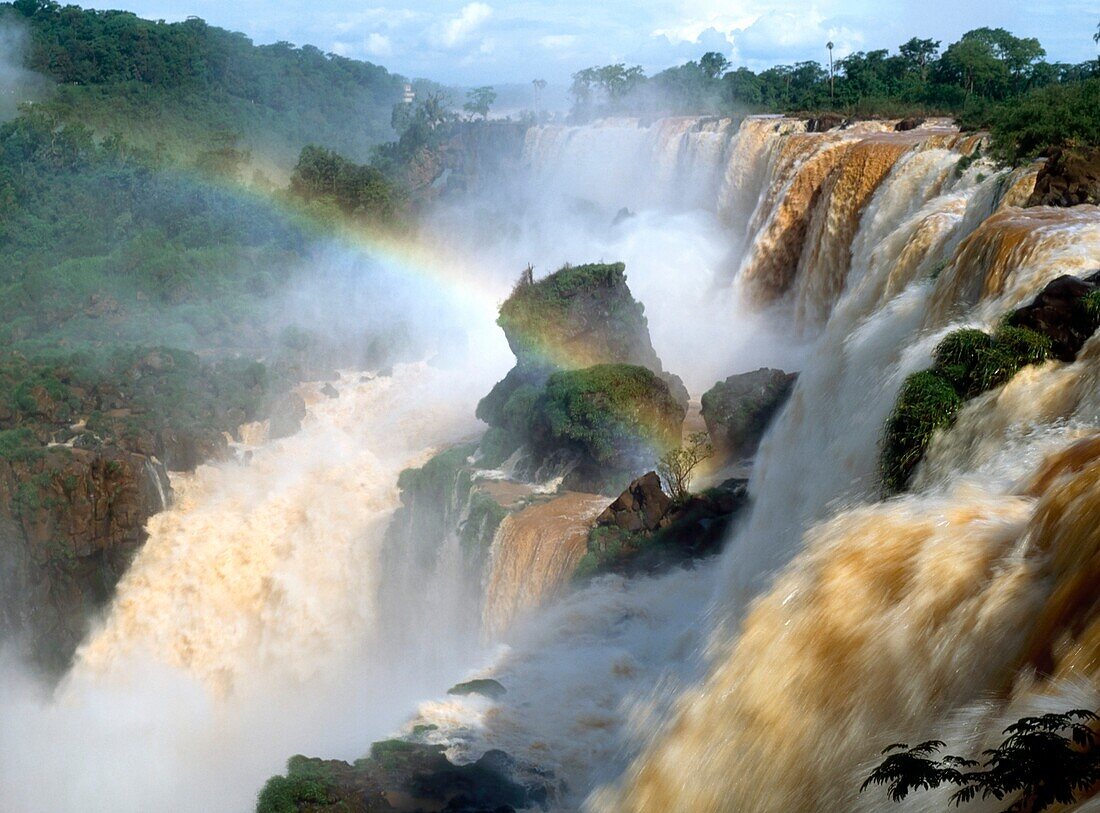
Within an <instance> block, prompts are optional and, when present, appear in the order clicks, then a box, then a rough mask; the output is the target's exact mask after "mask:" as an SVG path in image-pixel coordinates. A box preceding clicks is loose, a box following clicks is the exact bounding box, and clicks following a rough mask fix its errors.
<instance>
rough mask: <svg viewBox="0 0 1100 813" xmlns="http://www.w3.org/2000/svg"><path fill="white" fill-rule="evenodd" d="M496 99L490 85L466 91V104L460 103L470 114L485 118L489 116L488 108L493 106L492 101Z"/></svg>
mask: <svg viewBox="0 0 1100 813" xmlns="http://www.w3.org/2000/svg"><path fill="white" fill-rule="evenodd" d="M496 100H497V92H496V91H495V90H493V88H492V87H491V86H488V85H486V86H485V87H479V88H474V89H473V90H471V91H469V92H467V93H466V104H464V105H462V109H463V110H465V111H466V112H467V113H469V114H470V115H471V116H481V118H483V119H487V118H489V108H490V107H492V106H493V102H495V101H496Z"/></svg>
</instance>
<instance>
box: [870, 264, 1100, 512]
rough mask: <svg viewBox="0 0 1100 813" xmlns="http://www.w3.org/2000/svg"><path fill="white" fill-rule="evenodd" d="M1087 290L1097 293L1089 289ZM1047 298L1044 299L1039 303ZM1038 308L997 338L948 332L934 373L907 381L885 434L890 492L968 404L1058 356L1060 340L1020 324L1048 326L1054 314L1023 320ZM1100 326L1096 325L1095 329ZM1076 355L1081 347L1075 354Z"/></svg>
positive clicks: (1014, 318)
mask: <svg viewBox="0 0 1100 813" xmlns="http://www.w3.org/2000/svg"><path fill="white" fill-rule="evenodd" d="M1069 279H1073V278H1069ZM1056 282H1057V280H1056ZM1052 284H1053V283H1052ZM1069 287H1075V286H1069ZM1048 288H1049V286H1048ZM1084 290H1086V291H1087V290H1091V289H1089V288H1088V287H1087V286H1086V287H1085V289H1084ZM1041 299H1042V295H1040V297H1039V299H1037V300H1036V302H1039V301H1040V300H1041ZM1083 303H1084V299H1083V296H1078V297H1077V299H1076V300H1074V302H1073V303H1071V305H1069V306H1068V307H1069V308H1070V309H1071V310H1072V311H1074V312H1077V313H1080V312H1083V310H1084V308H1085V305H1084V304H1083ZM1034 308H1035V304H1034V303H1033V305H1030V306H1028V307H1027V308H1022V309H1020V310H1018V311H1016V312H1014V313H1012V314H1009V316H1008V317H1006V318H1005V320H1004V321H1003V323H1002V324H1001V326H1000V327H999V328H998V329H997V331H996V333H994V334H993V335H992V336H990V335H989V334H988V333H986V332H985V331H982V330H977V329H975V328H964V329H962V330H956V331H953V332H951V333H949V334H947V336H945V337H944V338H943V339H942V340H941V341H940V343H939V344H938V345H937V346H936V350H935V352H934V354H933V360H934V366H933V367H932V369H931V370H925V371H923V372H920V373H915V374H914V375H911V376H910V377H909V378H908V379H906V381H905V384H904V385H903V386H902V388H901V392H900V394H899V395H898V398H897V401H896V403H895V405H894V411H893V413H891V415H890V418H889V419H888V420H887V423H886V428H885V431H884V433H883V441H882V457H881V469H882V483H883V490H884V492H885V493H887V494H893V493H896V492H898V491H901V490H902V489H904V488H905V485H906V483H908V481H909V478H910V476H911V475H912V473H913V470H914V469H915V468H916V466H917V463H919V462H920V460H921V458H922V457H923V456H924V452H925V450H926V449H927V448H928V444H929V442H930V441H931V439H932V435H933V434H934V433H935V431H936V430H937V429H940V428H942V427H944V426H947V425H948V424H949V423H951V421H952V420H954V417H955V413H956V412H957V411H958V410H959V407H960V406H962V404H963V402H964V401H966V400H968V399H970V398H974V397H976V396H978V395H980V394H981V393H983V392H986V391H987V390H990V389H993V388H994V387H998V386H1001V385H1002V384H1004V383H1005V382H1007V381H1009V380H1010V379H1011V378H1012V376H1014V375H1015V374H1016V373H1017V372H1019V371H1020V370H1021V369H1022V368H1023V367H1026V366H1027V365H1029V364H1039V363H1042V362H1043V361H1046V360H1047V359H1049V358H1051V357H1052V356H1054V355H1055V353H1056V349H1055V348H1056V340H1055V339H1052V337H1051V336H1050V335H1048V334H1046V333H1043V332H1040V331H1039V330H1034V329H1032V328H1030V327H1024V326H1022V325H1021V324H1020V323H1021V322H1030V323H1032V324H1045V323H1046V319H1047V316H1049V313H1047V315H1046V316H1043V317H1042V318H1037V319H1036V318H1031V317H1029V316H1026V315H1025V316H1023V317H1021V314H1027V313H1028V312H1029V310H1032V309H1034ZM1062 327H1064V326H1060V327H1059V330H1061V328H1062ZM1095 327H1096V325H1095V324H1094V325H1093V327H1092V329H1093V330H1095ZM1083 330H1084V328H1082V331H1081V332H1083ZM1080 342H1081V343H1083V342H1084V338H1081V339H1080ZM1079 346H1080V345H1079V344H1078V345H1077V347H1079ZM1076 352H1077V350H1076V347H1075V348H1073V349H1072V353H1073V354H1074V355H1075V354H1076Z"/></svg>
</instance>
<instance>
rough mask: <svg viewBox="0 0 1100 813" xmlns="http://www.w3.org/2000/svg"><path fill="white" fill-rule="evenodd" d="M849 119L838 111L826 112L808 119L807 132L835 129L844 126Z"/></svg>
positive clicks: (822, 131)
mask: <svg viewBox="0 0 1100 813" xmlns="http://www.w3.org/2000/svg"><path fill="white" fill-rule="evenodd" d="M847 121H848V120H847V119H845V118H844V116H841V115H839V114H837V113H825V114H823V115H821V116H817V117H816V118H812V119H807V120H806V132H807V133H824V132H826V131H827V130H833V129H836V128H837V127H843V126H844V125H845V124H846V123H847Z"/></svg>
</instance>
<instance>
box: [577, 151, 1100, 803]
mask: <svg viewBox="0 0 1100 813" xmlns="http://www.w3.org/2000/svg"><path fill="white" fill-rule="evenodd" d="M783 138H785V142H784V143H783V144H782V145H781V146H779V147H778V148H776V149H773V150H772V155H771V158H770V159H769V160H770V165H769V169H768V173H769V176H770V178H771V180H770V181H769V182H768V183H767V184H766V187H765V192H764V195H762V197H761V199H760V204H759V206H758V208H757V211H756V213H755V214H754V215H753V221H752V222H753V224H755V225H754V226H753V227H750V228H752V233H753V238H752V240H751V242H750V243H749V248H748V250H747V251H746V254H745V257H744V260H743V262H742V264H741V269H740V274H739V278H738V283H739V285H741V286H742V287H744V288H745V289H746V292H747V295H749V296H751V297H753V298H754V299H755V300H756V301H769V300H776V299H781V300H783V301H788V302H792V303H793V304H794V305H795V308H796V318H797V319H798V320H799V322H800V323H801V325H802V327H803V329H810V330H812V329H813V325H814V324H815V323H820V324H821V325H822V327H821V329H820V330H821V332H820V336H819V339H818V340H817V348H816V350H815V353H814V355H813V357H812V360H811V362H810V364H809V365H808V367H807V369H805V370H804V371H803V374H802V376H801V377H800V379H799V381H798V384H797V387H796V390H795V393H794V394H793V396H792V398H791V401H790V402H789V404H788V406H787V407H786V409H785V410H784V413H783V414H782V416H781V417H780V419H779V421H778V424H777V426H776V427H775V428H774V430H773V431H772V432H771V433H770V435H769V437H768V438H767V439H766V440H765V443H764V445H763V447H762V449H761V453H760V455H759V456H758V462H757V466H756V470H755V471H754V475H753V481H752V485H751V489H752V492H753V494H754V495H755V497H756V505H755V508H754V510H753V514H752V516H751V518H750V520H749V522H748V524H747V525H746V526H745V527H744V528H743V529H742V530H741V532H740V533H739V534H738V535H737V537H736V538H735V539H734V540H733V542H732V544H731V545H730V547H729V548H728V550H727V552H726V553H725V554H724V556H723V561H722V563H721V570H722V576H721V580H720V584H721V586H720V587H719V589H718V591H717V593H716V602H717V612H718V615H719V617H720V620H721V623H719V625H718V626H717V627H716V631H715V634H714V637H713V640H712V642H711V646H710V648H709V652H710V666H709V670H708V674H707V677H706V678H705V679H704V680H703V681H701V682H700V684H699V685H698V686H696V687H694V688H691V689H688V690H686V691H685V692H684V693H683V694H682V695H681V696H680V697H679V699H678V700H677V702H676V704H675V707H674V710H673V711H672V712H671V713H670V715H669V717H668V719H667V721H665V722H664V723H663V724H662V725H660V726H658V727H657V728H656V729H655V730H654V731H653V732H652V734H653V737H654V739H653V740H652V741H651V743H650V744H649V745H648V746H647V747H646V748H645V749H644V750H643V751H642V753H641V754H640V755H639V756H638V758H637V759H635V760H634V762H633V763H632V765H631V767H630V768H629V769H628V771H627V772H626V774H625V776H624V778H623V779H622V780H621V781H620V782H619V783H616V784H613V785H609V786H608V787H605V788H603V789H601V790H599V791H598V792H597V793H595V794H594V795H593V796H592V797H591V798H590V800H589V802H588V806H589V807H590V808H591V809H593V810H599V811H651V810H699V811H738V813H746V811H753V813H756V811H761V812H762V813H763V812H765V811H776V812H777V813H778V811H792V810H795V811H807V812H809V811H832V810H856V809H859V810H864V809H865V810H881V809H884V805H886V804H887V802H885V800H884V797H883V795H882V793H881V791H880V792H878V793H877V794H875V793H872V792H871V791H868V793H867V794H866V795H865V796H864V797H861V796H860V795H859V787H860V784H861V782H862V779H863V778H865V777H866V774H867V772H868V771H869V770H870V766H871V765H873V764H875V762H876V757H879V751H880V750H881V748H883V747H884V746H885V745H887V744H889V743H891V742H895V741H907V742H917V741H920V740H922V739H929V738H933V737H941V736H942V735H944V734H945V733H947V734H950V733H952V732H954V733H955V734H956V736H957V740H956V742H953V743H951V746H952V748H954V749H956V750H955V751H954V752H956V753H957V752H959V750H962V751H963V752H964V753H966V754H967V755H971V756H976V755H977V754H978V753H979V752H980V750H981V749H982V748H988V747H991V746H992V745H995V744H996V743H997V742H999V739H998V736H999V735H1000V732H1001V730H1002V729H1003V728H1004V725H1006V724H1007V723H1006V720H1007V721H1011V720H1013V719H1015V718H1014V717H1012V714H1015V715H1016V716H1017V717H1018V716H1020V715H1022V714H1025V713H1033V712H1035V710H1038V709H1042V710H1065V708H1071V707H1077V706H1076V705H1069V706H1066V705H1059V703H1077V704H1080V703H1084V704H1085V705H1086V706H1089V707H1091V706H1094V705H1095V703H1096V702H1097V695H1098V694H1100V682H1098V680H1100V672H1098V671H1097V668H1096V664H1097V663H1098V662H1100V661H1098V660H1097V654H1098V653H1097V647H1098V646H1100V643H1098V642H1100V633H1098V632H1097V630H1100V618H1098V617H1097V608H1096V601H1095V598H1094V595H1095V590H1094V588H1095V584H1096V579H1097V578H1100V573H1097V572H1094V568H1095V565H1094V564H1093V563H1094V562H1095V561H1100V532H1098V531H1097V528H1100V515H1098V513H1097V512H1100V507H1098V506H1100V464H1098V463H1097V457H1098V456H1100V444H1098V443H1097V442H1096V438H1097V437H1100V402H1098V399H1097V396H1096V395H1095V393H1096V392H1097V375H1098V373H1100V368H1098V358H1097V357H1098V355H1100V342H1098V340H1097V339H1095V338H1094V339H1093V340H1092V341H1090V342H1089V343H1088V344H1087V345H1086V347H1085V349H1084V351H1082V353H1081V354H1080V356H1079V358H1078V360H1077V361H1076V362H1075V363H1073V364H1065V363H1062V362H1054V361H1051V362H1047V363H1045V364H1043V365H1040V366H1037V367H1032V368H1026V369H1024V370H1023V371H1021V372H1020V373H1019V374H1018V375H1017V376H1016V377H1014V378H1013V379H1012V380H1011V381H1009V382H1008V383H1007V384H1005V385H1004V386H1002V387H1000V388H996V389H994V390H992V391H990V392H988V393H986V394H984V395H982V396H980V397H978V398H975V399H974V400H973V401H971V402H969V403H967V404H966V405H965V406H964V408H963V410H962V411H961V412H960V414H959V416H958V418H957V420H956V421H955V423H954V424H953V425H952V426H951V427H950V428H949V429H947V430H945V431H941V432H940V433H937V435H936V437H935V438H934V440H933V443H932V446H931V448H930V450H929V452H928V454H927V458H926V460H925V461H924V462H923V464H922V465H921V466H920V468H919V470H918V473H917V476H916V477H915V478H914V480H913V483H912V487H911V493H910V494H908V495H905V496H902V497H899V498H895V499H893V500H889V501H886V502H880V501H879V496H878V490H877V489H878V485H877V458H878V443H879V436H880V433H881V429H882V426H883V424H884V421H885V418H886V416H887V414H888V413H889V411H890V409H891V408H892V405H893V401H894V398H895V395H896V393H897V390H898V388H899V387H900V384H901V381H902V380H903V378H904V377H905V375H907V374H908V373H910V372H912V371H915V370H918V369H922V368H925V367H927V366H929V364H930V359H931V351H932V348H933V347H934V346H935V344H936V343H937V342H938V340H939V338H941V337H942V336H943V335H944V333H946V332H947V331H948V330H949V329H951V328H952V327H956V326H960V325H968V324H977V325H979V326H983V327H986V328H989V329H992V328H994V327H995V326H996V324H997V323H998V322H999V320H1000V318H1001V317H1002V316H1003V315H1005V313H1006V312H1008V311H1010V310H1011V309H1013V308H1015V307H1018V306H1020V305H1022V304H1024V303H1026V302H1027V301H1028V300H1029V299H1030V298H1031V297H1033V296H1034V295H1035V294H1036V293H1038V291H1039V290H1040V289H1041V288H1042V287H1043V285H1045V284H1046V283H1047V282H1049V281H1050V280H1052V279H1054V278H1055V277H1057V276H1059V275H1061V274H1064V273H1070V274H1084V273H1086V272H1089V271H1092V270H1095V269H1097V268H1100V210H1097V208H1096V207H1089V206H1079V207H1076V208H1074V209H1069V210H1066V209H1046V208H1036V209H1020V208H1017V206H1018V204H1019V202H1020V199H1021V197H1022V195H1021V189H1026V184H1027V178H1028V177H1029V174H1028V173H1020V172H1011V173H1010V172H1000V173H998V172H990V171H989V169H988V168H987V169H986V170H984V172H983V173H981V174H979V173H976V172H974V171H973V169H971V170H968V171H966V172H964V173H959V172H956V171H954V164H955V163H956V162H957V159H958V156H959V155H960V154H961V153H964V152H966V151H967V150H969V149H972V148H973V142H972V140H970V139H962V138H959V137H955V136H950V135H946V134H944V135H941V134H939V133H933V134H931V135H930V137H926V138H919V139H916V140H913V141H908V142H907V141H905V140H900V139H897V138H895V137H894V136H892V135H891V136H882V135H871V136H867V135H863V134H850V135H835V136H829V134H825V136H824V137H822V136H816V135H809V134H806V135H802V134H799V133H797V132H795V133H791V134H790V135H787V136H784V137H783ZM985 173H989V174H988V175H986V174H985ZM1030 177H1031V178H1033V177H1034V175H1033V174H1030ZM1059 698H1072V700H1071V699H1063V700H1061V701H1059V700H1058V699H1059ZM918 795H919V794H918ZM910 801H911V802H912V804H911V805H907V807H908V809H914V810H916V809H920V810H926V809H938V808H934V805H935V804H937V803H938V804H941V805H942V804H943V803H944V802H945V795H944V794H942V793H940V794H931V795H929V796H928V797H927V798H923V799H917V798H915V797H914V798H913V799H911V800H910ZM928 804H932V805H933V807H927V805H928Z"/></svg>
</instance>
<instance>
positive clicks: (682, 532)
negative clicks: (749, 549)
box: [575, 472, 749, 579]
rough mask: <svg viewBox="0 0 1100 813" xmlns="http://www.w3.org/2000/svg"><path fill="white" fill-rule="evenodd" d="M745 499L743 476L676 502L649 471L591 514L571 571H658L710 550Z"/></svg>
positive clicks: (584, 573) (581, 574) (591, 573)
mask: <svg viewBox="0 0 1100 813" xmlns="http://www.w3.org/2000/svg"><path fill="white" fill-rule="evenodd" d="M748 501H749V497H748V480H743V479H731V480H726V481H725V482H723V483H721V484H720V485H717V486H715V487H714V488H710V489H707V490H706V491H703V492H702V493H700V494H692V495H691V496H690V497H689V498H688V499H687V500H685V501H684V502H681V503H678V504H677V503H674V502H673V501H672V500H671V498H669V497H668V496H667V495H665V494H664V493H663V491H661V487H660V479H659V478H658V477H657V474H656V473H655V472H649V473H648V474H646V475H644V476H642V477H639V478H638V479H637V480H635V481H634V482H633V483H631V484H630V485H629V486H628V487H627V489H626V491H624V492H623V493H622V495H620V496H619V498H618V499H617V500H615V502H614V503H612V504H611V505H609V506H608V507H607V510H605V511H604V512H603V513H602V514H601V515H600V516H599V517H598V518H597V520H596V524H595V526H594V527H593V528H592V531H591V532H590V533H589V535H588V553H587V554H585V556H584V558H583V559H582V560H581V561H580V563H579V564H578V565H577V569H576V572H575V576H576V577H578V578H582V579H583V578H588V577H591V576H596V575H599V574H602V573H619V574H622V575H626V576H631V575H635V574H639V573H645V574H653V573H660V572H662V571H665V570H668V569H670V568H673V567H679V566H683V565H685V564H687V563H690V562H691V561H692V560H695V559H700V558H703V557H706V556H712V555H714V554H716V553H718V552H719V551H721V549H722V545H723V544H724V543H725V541H726V538H727V536H728V535H729V530H730V527H731V525H732V524H733V522H734V520H735V518H736V517H737V515H738V514H739V513H740V512H741V510H742V509H743V508H744V507H745V506H746V505H747V504H748Z"/></svg>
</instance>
